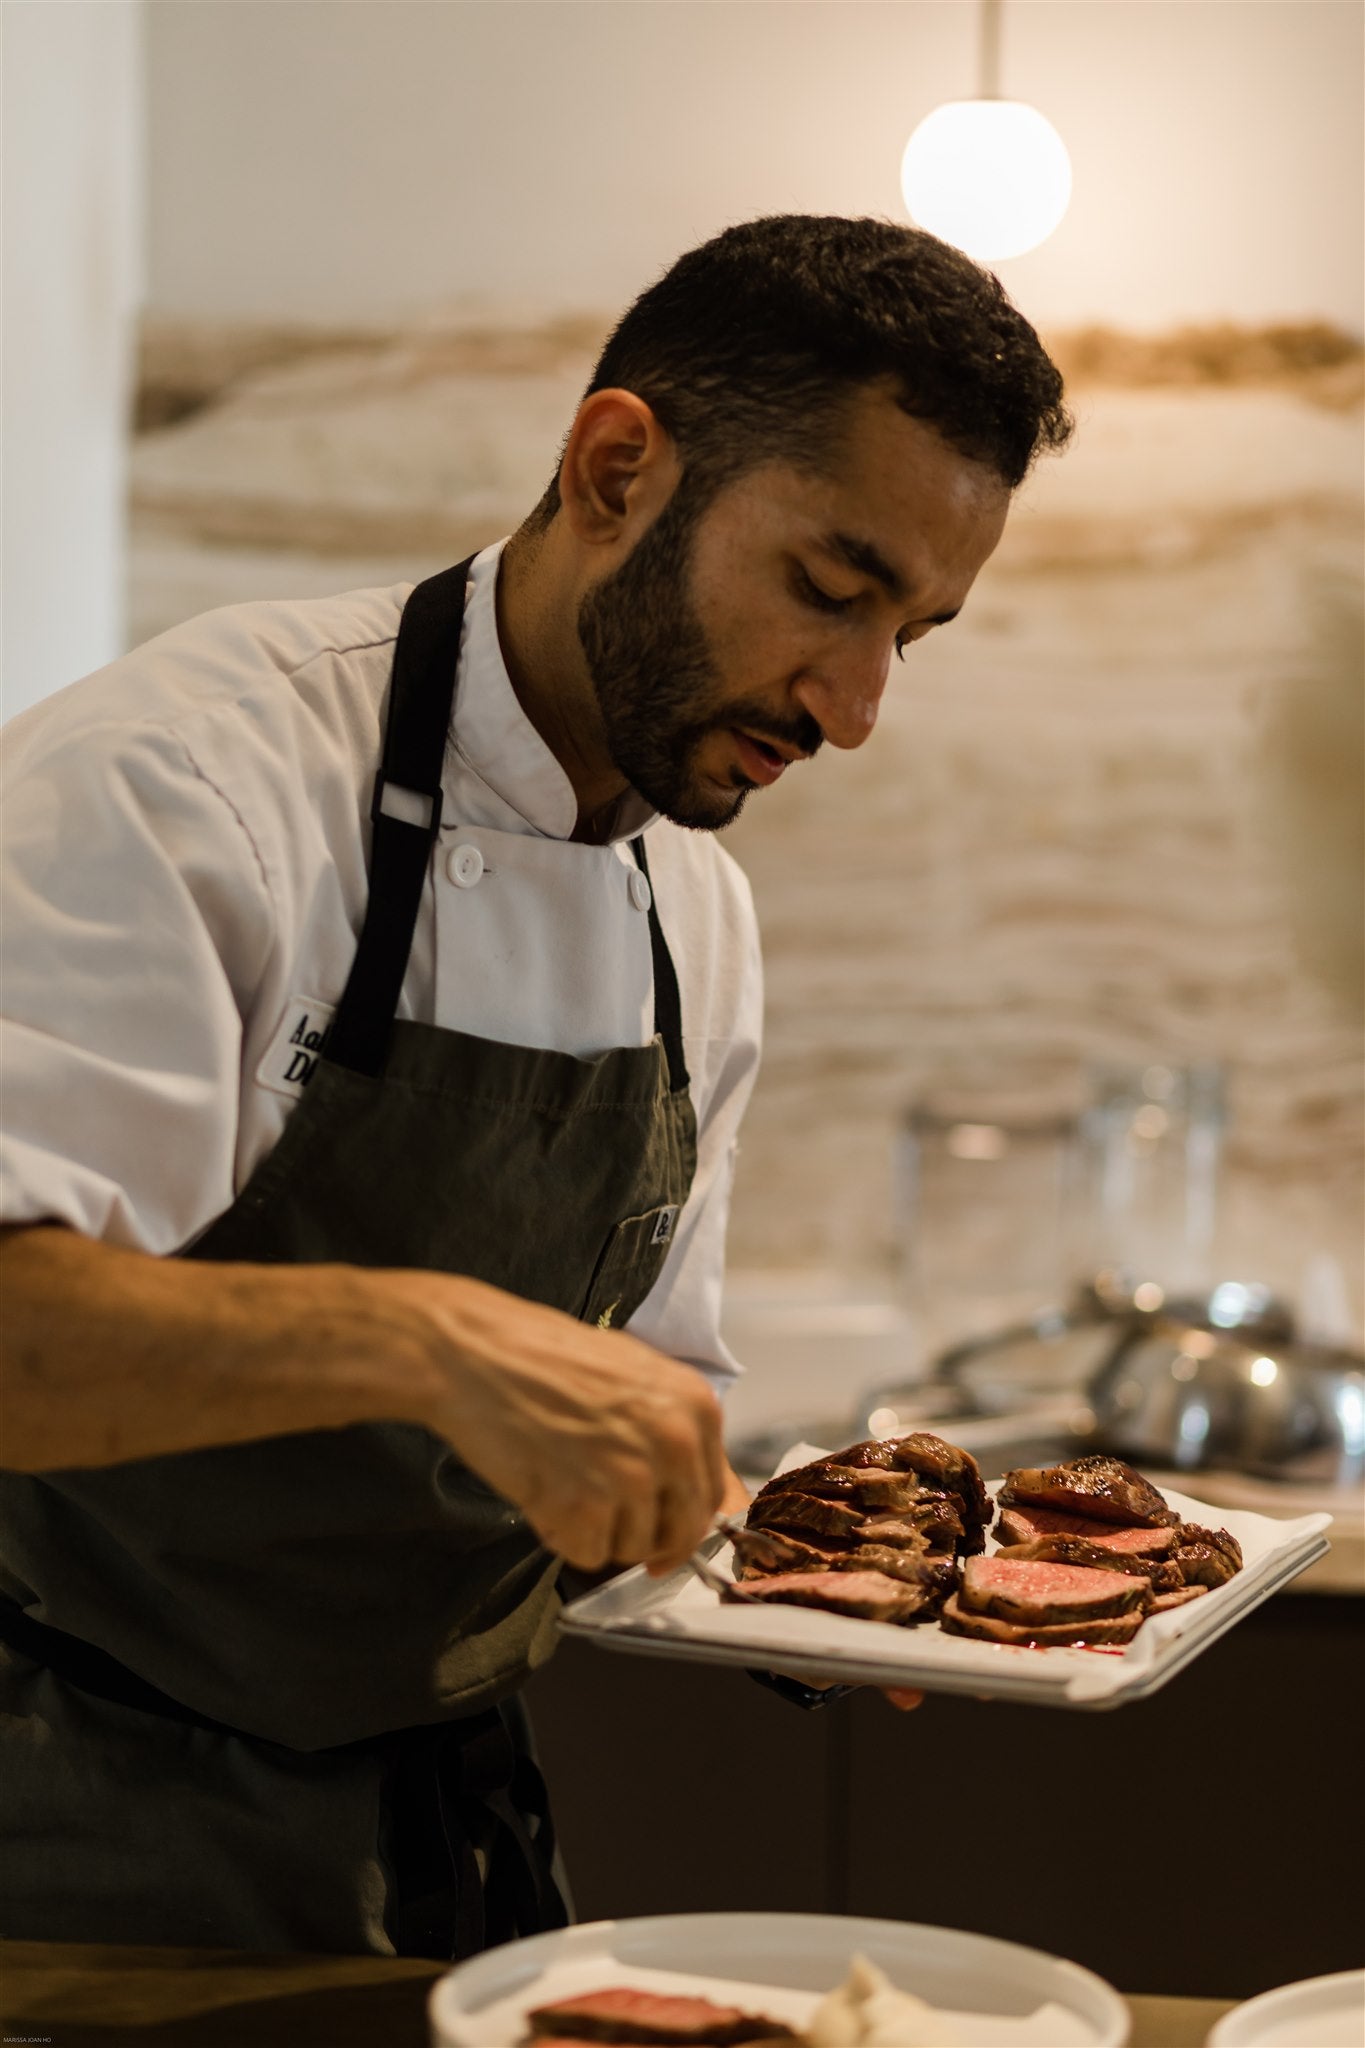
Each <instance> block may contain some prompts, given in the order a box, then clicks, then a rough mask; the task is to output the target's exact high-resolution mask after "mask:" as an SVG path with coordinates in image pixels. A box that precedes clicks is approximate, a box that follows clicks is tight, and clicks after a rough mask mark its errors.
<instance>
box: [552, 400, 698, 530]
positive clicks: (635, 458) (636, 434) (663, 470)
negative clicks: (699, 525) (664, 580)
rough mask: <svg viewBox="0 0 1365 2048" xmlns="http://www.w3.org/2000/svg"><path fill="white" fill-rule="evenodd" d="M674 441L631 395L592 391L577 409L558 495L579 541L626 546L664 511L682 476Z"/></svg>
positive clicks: (655, 418) (649, 411) (560, 476)
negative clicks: (623, 543)
mask: <svg viewBox="0 0 1365 2048" xmlns="http://www.w3.org/2000/svg"><path fill="white" fill-rule="evenodd" d="M681 473H682V472H681V465H680V464H679V462H678V458H677V452H676V450H675V448H674V444H673V437H672V435H671V434H669V432H668V431H667V429H666V428H665V427H664V426H662V425H661V424H660V422H659V420H658V418H657V417H656V415H655V413H654V412H653V410H652V409H651V408H650V407H649V406H648V405H647V404H646V403H645V401H644V399H643V398H638V397H637V396H636V394H635V393H634V392H633V391H620V390H607V391H592V392H589V394H588V396H587V397H586V398H585V399H584V400H583V403H582V404H581V405H580V406H579V408H578V414H577V417H576V418H575V420H574V423H573V426H572V428H571V429H570V432H569V438H568V440H567V441H566V442H565V444H564V454H563V457H562V459H561V461H560V465H559V498H560V504H561V506H562V508H563V511H564V514H565V518H566V520H567V522H568V524H569V526H570V528H571V529H572V531H573V533H574V535H575V537H576V538H577V539H579V540H580V541H583V542H585V543H586V544H588V545H589V546H598V547H600V546H603V545H606V546H611V545H613V544H616V543H619V542H621V541H624V542H625V543H626V549H625V552H629V550H630V548H633V547H634V545H635V542H636V541H637V540H638V539H639V537H640V535H641V533H643V531H644V529H645V528H646V527H647V526H650V525H652V524H653V522H654V520H655V519H656V518H657V517H658V515H659V513H660V512H662V510H663V508H664V506H665V504H666V503H667V502H668V500H669V498H670V497H671V496H672V495H673V491H674V488H675V487H676V485H677V482H678V478H679V476H680V475H681Z"/></svg>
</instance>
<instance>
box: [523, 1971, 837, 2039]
mask: <svg viewBox="0 0 1365 2048" xmlns="http://www.w3.org/2000/svg"><path fill="white" fill-rule="evenodd" d="M526 2018H527V2022H528V2024H529V2025H530V2028H531V2037H532V2039H533V2040H535V2041H542V2042H543V2041H544V2039H545V2037H546V2036H547V2035H557V2036H558V2037H559V2038H560V2039H562V2040H568V2041H615V2042H618V2043H622V2044H625V2043H629V2048H692V2044H693V2043H698V2044H710V2043H715V2044H717V2048H729V2044H730V2043H732V2042H734V2043H738V2042H745V2041H795V2040H796V2039H797V2036H796V2035H795V2033H794V2032H793V2031H792V2029H791V2028H790V2027H789V2026H786V2025H785V2024H784V2023H783V2021H781V2020H774V2019H768V2018H766V2017H765V2016H764V2015H763V2014H762V2013H753V2012H741V2010H740V2009H739V2007H738V2006H736V2005H713V2004H712V2002H711V2000H710V1999H709V1998H676V1997H672V1996H665V1997H661V1996H660V1994H659V1993H658V1992H656V1991H637V1990H635V1989H634V1988H627V1987H624V1986H623V1987H621V1988H620V1989H611V1990H606V1991H590V1992H587V1993H586V1994H585V1995H584V1996H583V1997H581V1998H562V1999H560V2000H559V2002H558V2003H557V2004H556V2005H542V2006H538V2007H537V2008H536V2010H535V2011H534V2012H530V2013H528V2014H527V2015H526Z"/></svg>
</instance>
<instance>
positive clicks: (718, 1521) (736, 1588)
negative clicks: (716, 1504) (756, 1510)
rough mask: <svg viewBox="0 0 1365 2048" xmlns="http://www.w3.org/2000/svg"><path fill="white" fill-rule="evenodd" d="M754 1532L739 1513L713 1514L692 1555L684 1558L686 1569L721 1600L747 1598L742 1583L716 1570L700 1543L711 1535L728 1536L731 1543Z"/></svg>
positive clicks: (748, 1595)
mask: <svg viewBox="0 0 1365 2048" xmlns="http://www.w3.org/2000/svg"><path fill="white" fill-rule="evenodd" d="M755 1533H756V1532H755V1531H754V1530H752V1529H750V1528H749V1527H748V1526H747V1525H746V1524H745V1522H744V1520H743V1519H742V1517H741V1516H739V1515H723V1514H720V1515H717V1516H715V1518H714V1520H713V1521H712V1523H711V1526H710V1528H709V1529H708V1530H707V1532H706V1536H704V1537H703V1538H702V1541H701V1543H699V1544H698V1545H697V1548H696V1549H695V1550H694V1551H693V1552H692V1555H691V1556H690V1557H689V1558H688V1559H687V1560H686V1568H687V1570H688V1571H690V1572H691V1573H692V1574H693V1576H694V1577H695V1578H698V1579H700V1580H701V1582H702V1584H703V1586H706V1587H708V1588H709V1590H710V1591H711V1592H713V1593H718V1594H719V1595H720V1597H721V1599H722V1600H747V1599H749V1598H750V1597H751V1596H750V1594H749V1593H748V1592H747V1591H746V1589H745V1588H744V1587H743V1586H742V1585H740V1584H739V1583H738V1582H737V1581H736V1580H734V1579H727V1578H726V1577H725V1575H724V1573H722V1572H718V1571H717V1570H716V1568H715V1566H714V1565H713V1564H712V1563H711V1562H710V1560H709V1559H708V1558H707V1556H706V1555H705V1552H704V1550H703V1548H702V1545H703V1544H705V1542H706V1541H707V1538H708V1537H711V1536H728V1537H729V1539H730V1541H731V1542H732V1543H735V1544H737V1543H738V1542H739V1540H740V1538H741V1537H743V1536H749V1537H752V1536H753V1535H754V1534H755Z"/></svg>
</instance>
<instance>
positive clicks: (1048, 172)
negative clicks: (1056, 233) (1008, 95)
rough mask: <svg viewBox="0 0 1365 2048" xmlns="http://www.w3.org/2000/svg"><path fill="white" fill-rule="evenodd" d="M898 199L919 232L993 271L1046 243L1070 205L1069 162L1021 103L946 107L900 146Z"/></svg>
mask: <svg viewBox="0 0 1365 2048" xmlns="http://www.w3.org/2000/svg"><path fill="white" fill-rule="evenodd" d="M901 191H902V192H903V193H904V195H905V203H906V206H907V207H908V208H909V210H910V217H911V219H912V220H914V221H916V222H917V223H918V225H919V226H920V227H922V228H927V229H928V230H929V232H930V234H932V235H939V236H941V237H942V239H943V240H944V241H945V242H951V243H952V244H953V245H954V247H955V248H958V249H963V250H965V251H966V253H967V255H969V256H974V257H975V258H976V259H977V261H978V262H980V263H993V262H995V261H997V260H998V259H999V258H1000V257H1004V256H1022V255H1023V254H1024V252H1025V250H1027V249H1036V248H1037V246H1038V244H1039V242H1042V241H1046V239H1047V237H1048V236H1049V235H1050V234H1051V233H1052V230H1053V229H1054V228H1055V227H1056V225H1057V223H1058V221H1059V220H1060V219H1061V217H1062V215H1063V214H1064V213H1065V212H1066V209H1067V202H1068V201H1069V200H1070V198H1071V159H1070V157H1069V156H1068V155H1067V153H1066V144H1065V143H1064V142H1063V141H1062V138H1061V136H1060V135H1059V134H1058V133H1057V130H1056V129H1055V128H1054V127H1053V125H1052V123H1051V122H1050V121H1049V120H1048V119H1047V117H1046V116H1045V115H1043V114H1040V113H1039V112H1038V109H1037V108H1036V107H1030V106H1028V105H1026V104H1025V102H1024V101H1023V100H950V101H949V102H948V104H947V105H946V106H942V107H935V109H934V111H933V113H932V114H929V115H927V116H926V117H925V119H924V120H923V121H921V122H920V124H919V127H918V128H917V129H916V130H915V132H914V134H913V135H912V136H911V137H910V140H909V141H908V142H907V143H906V145H905V155H904V156H903V157H902V158H901Z"/></svg>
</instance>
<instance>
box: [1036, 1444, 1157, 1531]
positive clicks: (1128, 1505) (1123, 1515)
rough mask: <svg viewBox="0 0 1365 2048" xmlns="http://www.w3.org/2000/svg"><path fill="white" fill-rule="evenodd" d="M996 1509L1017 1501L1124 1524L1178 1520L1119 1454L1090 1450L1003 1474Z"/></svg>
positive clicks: (1153, 1525)
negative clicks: (1086, 1454)
mask: <svg viewBox="0 0 1365 2048" xmlns="http://www.w3.org/2000/svg"><path fill="white" fill-rule="evenodd" d="M999 1501H1000V1504H1001V1506H1002V1507H1010V1506H1012V1505H1013V1504H1014V1503H1015V1502H1017V1501H1026V1502H1032V1503H1035V1504H1036V1505H1038V1506H1040V1507H1046V1508H1059V1509H1060V1510H1061V1511H1062V1512H1063V1513H1064V1514H1070V1515H1088V1516H1090V1517H1091V1519H1092V1520H1094V1521H1098V1522H1116V1523H1119V1524H1120V1525H1121V1526H1122V1527H1124V1528H1129V1529H1131V1528H1137V1527H1142V1528H1149V1529H1152V1528H1161V1527H1168V1526H1170V1525H1172V1524H1174V1523H1176V1522H1178V1521H1179V1519H1180V1517H1179V1516H1178V1515H1177V1514H1176V1513H1175V1511H1174V1509H1173V1508H1168V1507H1167V1505H1166V1503H1165V1501H1164V1500H1163V1499H1162V1497H1161V1495H1160V1494H1159V1493H1158V1492H1157V1490H1156V1488H1155V1487H1154V1486H1153V1485H1152V1484H1151V1483H1150V1481H1148V1480H1146V1479H1144V1478H1143V1476H1142V1474H1141V1473H1140V1472H1135V1471H1134V1469H1133V1467H1132V1466H1131V1465H1125V1464H1124V1462H1123V1460H1122V1459H1121V1458H1110V1457H1107V1456H1105V1455H1104V1454H1103V1453H1098V1452H1097V1453H1095V1454H1094V1455H1092V1456H1090V1457H1085V1458H1069V1459H1067V1460H1066V1462H1065V1463H1064V1464H1061V1465H1047V1466H1044V1467H1041V1468H1036V1467H1035V1468H1024V1469H1021V1470H1019V1471H1017V1472H1007V1473H1006V1474H1005V1481H1004V1484H1003V1486H1002V1487H1001V1488H1000V1493H999Z"/></svg>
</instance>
